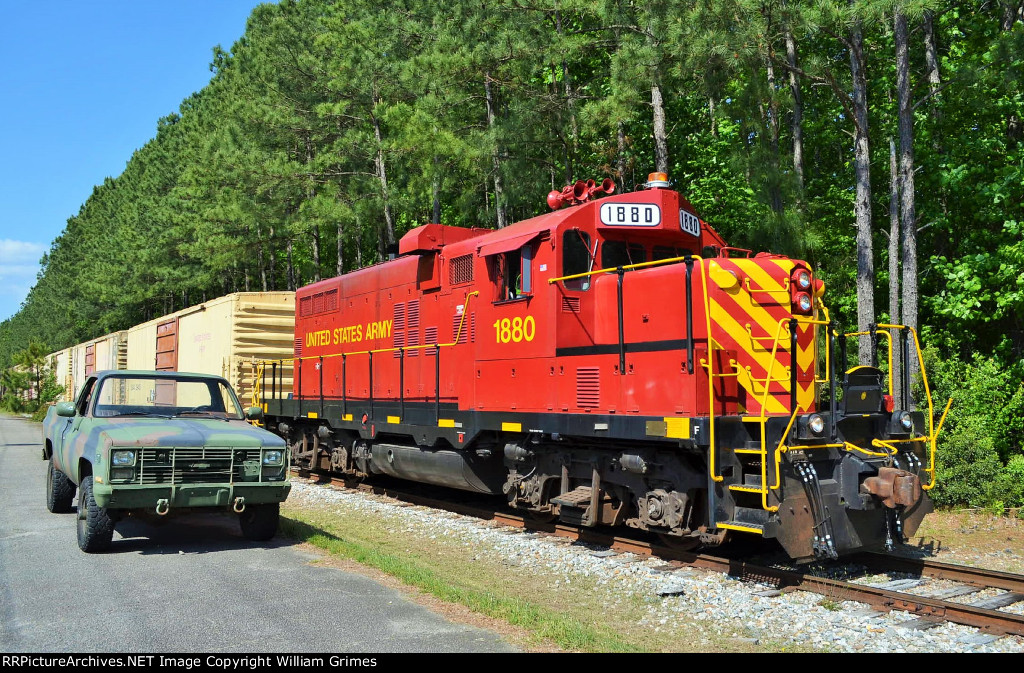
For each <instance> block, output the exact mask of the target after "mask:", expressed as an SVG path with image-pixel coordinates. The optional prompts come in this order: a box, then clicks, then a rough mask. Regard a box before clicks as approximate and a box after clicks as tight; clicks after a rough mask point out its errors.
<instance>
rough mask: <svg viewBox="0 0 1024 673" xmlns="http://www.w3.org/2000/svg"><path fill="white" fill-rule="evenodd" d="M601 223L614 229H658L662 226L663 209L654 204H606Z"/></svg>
mask: <svg viewBox="0 0 1024 673" xmlns="http://www.w3.org/2000/svg"><path fill="white" fill-rule="evenodd" d="M601 223H602V224H606V225H609V226H612V227H656V226H658V225H659V224H661V208H660V207H659V206H658V205H657V204H654V203H605V204H603V205H602V206H601Z"/></svg>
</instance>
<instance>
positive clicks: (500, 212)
mask: <svg viewBox="0 0 1024 673" xmlns="http://www.w3.org/2000/svg"><path fill="white" fill-rule="evenodd" d="M484 96H485V98H486V100H487V128H488V129H490V131H491V132H492V133H494V131H495V126H496V124H497V114H496V113H495V102H494V92H493V91H492V90H491V73H490V72H489V71H488V72H486V73H484ZM491 161H492V162H493V164H494V211H495V214H496V216H497V224H498V229H503V228H504V227H505V226H506V225H507V224H508V219H507V218H506V216H505V198H504V196H503V194H502V182H501V147H500V145H499V143H498V141H497V139H495V141H494V151H493V152H492V153H491Z"/></svg>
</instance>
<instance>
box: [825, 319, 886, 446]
mask: <svg viewBox="0 0 1024 673" xmlns="http://www.w3.org/2000/svg"><path fill="white" fill-rule="evenodd" d="M827 329H828V348H827V350H826V357H830V356H834V353H833V351H834V350H835V347H836V330H835V326H834V325H833V323H832V321H831V320H829V323H828V328H827ZM886 334H888V332H886ZM827 366H828V378H829V385H828V406H829V412H830V413H829V416H830V417H831V423H830V424H829V425H830V426H831V428H830V431H829V438H830V439H831V440H832V441H833V442H834V441H836V438H837V437H838V436H839V418H838V416H839V400H837V399H836V392H837V391H836V361H835V357H831V359H830V362H829V363H828V365H827Z"/></svg>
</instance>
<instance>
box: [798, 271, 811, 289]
mask: <svg viewBox="0 0 1024 673" xmlns="http://www.w3.org/2000/svg"><path fill="white" fill-rule="evenodd" d="M796 284H797V286H798V287H799V288H800V289H801V290H809V289H810V287H811V274H810V272H809V271H806V270H803V269H801V270H800V271H799V272H797V274H796Z"/></svg>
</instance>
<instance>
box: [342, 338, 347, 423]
mask: <svg viewBox="0 0 1024 673" xmlns="http://www.w3.org/2000/svg"><path fill="white" fill-rule="evenodd" d="M347 415H348V353H342V354H341V418H342V420H344V419H345V416H347Z"/></svg>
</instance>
